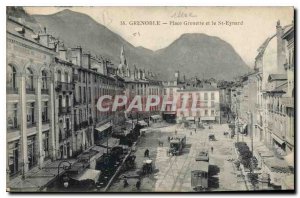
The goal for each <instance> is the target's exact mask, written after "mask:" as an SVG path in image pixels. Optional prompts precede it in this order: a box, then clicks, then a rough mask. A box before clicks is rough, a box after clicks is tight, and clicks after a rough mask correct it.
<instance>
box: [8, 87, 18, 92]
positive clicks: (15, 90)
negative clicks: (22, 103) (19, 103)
mask: <svg viewBox="0 0 300 198" xmlns="http://www.w3.org/2000/svg"><path fill="white" fill-rule="evenodd" d="M18 91H19V90H18V88H16V87H6V93H7V94H18Z"/></svg>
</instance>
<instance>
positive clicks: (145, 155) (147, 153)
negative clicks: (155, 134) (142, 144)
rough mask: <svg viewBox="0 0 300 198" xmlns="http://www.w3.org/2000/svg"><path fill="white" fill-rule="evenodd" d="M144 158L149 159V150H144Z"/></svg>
mask: <svg viewBox="0 0 300 198" xmlns="http://www.w3.org/2000/svg"><path fill="white" fill-rule="evenodd" d="M144 157H149V149H146V150H145V153H144Z"/></svg>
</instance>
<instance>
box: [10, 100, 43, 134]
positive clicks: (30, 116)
mask: <svg viewBox="0 0 300 198" xmlns="http://www.w3.org/2000/svg"><path fill="white" fill-rule="evenodd" d="M35 105H36V103H35V102H28V103H27V105H26V120H27V126H28V127H31V126H34V125H35V124H36V116H35V115H36V113H35V110H36V107H35ZM48 105H49V104H48V101H44V102H42V123H48V122H49V106H48ZM19 109H20V108H19V105H18V103H9V104H8V105H7V115H6V117H7V128H8V129H19V127H20V123H21V122H20V121H21V120H20V118H19Z"/></svg>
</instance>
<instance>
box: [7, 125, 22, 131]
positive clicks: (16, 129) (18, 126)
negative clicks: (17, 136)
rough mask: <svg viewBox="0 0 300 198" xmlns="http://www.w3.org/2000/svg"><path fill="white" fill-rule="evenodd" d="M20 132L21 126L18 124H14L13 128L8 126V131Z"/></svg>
mask: <svg viewBox="0 0 300 198" xmlns="http://www.w3.org/2000/svg"><path fill="white" fill-rule="evenodd" d="M18 130H20V125H18V124H13V125H11V126H7V131H9V132H11V131H18Z"/></svg>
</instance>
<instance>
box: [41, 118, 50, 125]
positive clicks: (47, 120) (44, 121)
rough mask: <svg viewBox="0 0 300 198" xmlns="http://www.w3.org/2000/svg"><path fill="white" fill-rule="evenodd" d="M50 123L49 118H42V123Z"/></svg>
mask: <svg viewBox="0 0 300 198" xmlns="http://www.w3.org/2000/svg"><path fill="white" fill-rule="evenodd" d="M49 123H50V120H49V119H43V120H42V124H49Z"/></svg>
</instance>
